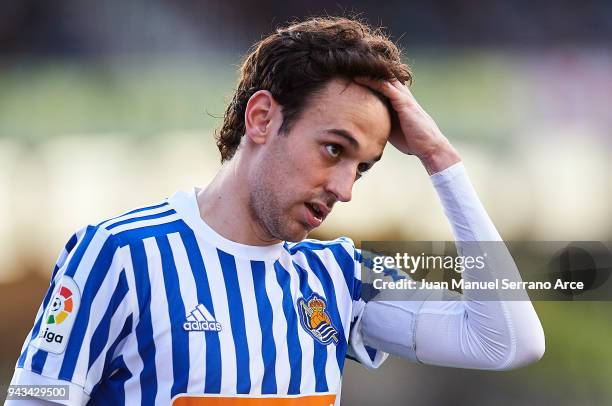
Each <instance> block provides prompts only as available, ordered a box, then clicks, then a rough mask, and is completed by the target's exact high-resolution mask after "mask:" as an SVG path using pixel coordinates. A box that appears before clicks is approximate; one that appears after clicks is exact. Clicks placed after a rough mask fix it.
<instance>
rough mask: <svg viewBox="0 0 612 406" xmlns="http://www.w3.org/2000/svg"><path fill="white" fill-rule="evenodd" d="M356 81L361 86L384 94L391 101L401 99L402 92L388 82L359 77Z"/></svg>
mask: <svg viewBox="0 0 612 406" xmlns="http://www.w3.org/2000/svg"><path fill="white" fill-rule="evenodd" d="M354 80H355V82H357V83H359V84H361V85H364V86H367V87H369V88H371V89H373V90H376V91H377V92H379V93H382V94H383V95H385V96H386V97H388V98H389V99H391V100H396V99H398V98H399V97H401V93H402V92H401V91H400V90H399V89H398V88H396V87H395V86H393V85H392V84H391V83H390V82H389V81H387V80H378V79H372V78H370V77H366V76H357V77H355V78H354Z"/></svg>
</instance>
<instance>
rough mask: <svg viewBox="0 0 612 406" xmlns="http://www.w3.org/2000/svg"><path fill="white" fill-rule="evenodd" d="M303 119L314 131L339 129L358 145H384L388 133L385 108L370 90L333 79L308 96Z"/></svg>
mask: <svg viewBox="0 0 612 406" xmlns="http://www.w3.org/2000/svg"><path fill="white" fill-rule="evenodd" d="M303 118H308V119H309V120H308V121H309V122H310V124H311V125H313V126H314V127H315V128H316V129H317V130H322V131H325V130H329V129H342V130H345V131H347V132H349V133H350V134H351V135H353V136H354V137H355V138H357V140H358V141H359V142H360V143H366V144H373V145H378V146H380V145H383V146H384V144H385V143H386V141H387V138H388V137H389V133H390V131H391V117H390V114H389V111H388V108H387V106H386V105H385V103H384V102H383V101H382V100H381V98H380V97H379V96H378V95H376V94H375V93H374V92H373V91H372V90H370V89H368V88H366V87H364V86H361V85H359V84H357V83H354V82H352V81H349V80H342V79H334V80H331V81H330V82H328V83H327V84H326V85H325V86H324V87H323V88H322V89H321V90H319V91H318V92H317V93H315V94H313V95H312V96H311V99H310V101H309V103H308V104H307V106H306V108H305V110H304V112H303Z"/></svg>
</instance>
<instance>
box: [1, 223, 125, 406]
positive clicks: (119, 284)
mask: <svg viewBox="0 0 612 406" xmlns="http://www.w3.org/2000/svg"><path fill="white" fill-rule="evenodd" d="M123 257H124V254H123V251H122V249H121V248H120V246H119V244H118V243H117V241H116V238H115V237H114V236H113V235H111V234H110V233H109V232H108V231H107V230H105V229H103V228H99V227H97V226H88V227H86V228H83V229H81V230H79V231H78V232H76V233H75V234H74V235H73V236H72V237H71V238H70V240H69V241H68V243H67V244H66V246H65V247H64V249H63V250H62V252H61V253H60V255H59V258H58V260H57V263H56V265H55V268H54V270H53V274H52V276H51V282H50V285H49V289H48V290H47V292H46V294H45V296H44V298H43V301H42V304H41V306H40V308H39V310H38V313H37V315H36V319H35V322H34V326H33V327H32V329H31V330H30V333H29V334H28V336H27V337H26V339H25V342H24V345H23V347H22V351H21V355H20V356H19V359H18V360H17V364H16V368H15V373H14V375H13V379H12V381H11V384H13V385H66V386H67V387H68V394H69V397H68V399H66V400H63V401H59V400H58V401H56V402H58V403H62V404H70V405H77V404H85V403H87V402H88V401H89V399H90V395H91V394H92V392H93V391H94V390H95V389H96V387H97V385H98V384H99V382H101V381H102V380H103V379H105V378H106V377H108V376H109V375H110V374H112V373H113V372H114V369H116V368H114V367H113V365H114V361H115V360H116V359H117V358H118V353H119V352H120V348H121V344H122V343H123V342H124V341H125V338H126V337H127V335H129V334H130V332H131V331H132V314H133V313H134V312H133V311H132V308H133V306H134V304H133V303H134V302H133V301H132V297H133V295H134V293H133V289H130V283H129V282H128V280H129V277H128V275H126V270H125V268H124V265H123V264H124V259H123Z"/></svg>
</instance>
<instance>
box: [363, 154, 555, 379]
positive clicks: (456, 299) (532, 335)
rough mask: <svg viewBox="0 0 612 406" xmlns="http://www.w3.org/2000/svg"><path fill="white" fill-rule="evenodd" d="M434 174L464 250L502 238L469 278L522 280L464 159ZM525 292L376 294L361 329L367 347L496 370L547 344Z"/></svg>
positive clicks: (528, 358) (529, 357)
mask: <svg viewBox="0 0 612 406" xmlns="http://www.w3.org/2000/svg"><path fill="white" fill-rule="evenodd" d="M431 181H432V183H433V186H434V188H435V189H436V191H437V193H438V196H439V198H440V201H441V203H442V206H443V208H444V212H445V215H446V217H447V218H448V220H449V222H450V225H451V227H452V230H453V234H454V237H455V240H456V245H457V247H458V250H459V253H460V254H462V252H461V251H462V244H461V242H481V241H498V242H500V243H497V244H495V246H496V247H497V248H496V249H494V250H492V252H489V250H487V251H488V254H489V255H488V257H487V259H486V261H485V266H484V267H483V268H482V269H478V268H477V267H473V268H469V269H467V268H466V270H465V271H464V273H463V278H464V279H465V280H469V281H490V280H494V279H499V278H510V279H512V280H518V281H520V280H521V279H520V274H519V273H518V269H517V268H516V265H515V263H514V260H513V259H512V257H511V256H510V253H509V252H508V250H507V249H506V247H505V245H504V244H503V242H501V241H502V239H501V237H500V236H499V233H498V232H497V230H496V229H495V226H494V225H493V223H492V222H491V220H490V218H489V216H488V215H487V213H486V211H485V209H484V207H483V206H482V204H481V202H480V200H479V199H478V196H477V195H476V192H475V190H474V188H473V187H472V184H471V183H470V180H469V178H468V176H467V173H466V170H465V168H464V166H463V163H462V162H459V163H457V164H454V165H452V166H451V167H449V168H447V169H445V170H444V171H441V172H438V173H436V174H434V175H432V176H431ZM465 245H467V244H465ZM479 246H480V245H479V244H473V243H471V244H469V247H470V250H472V252H470V254H469V255H475V254H477V253H475V252H473V251H474V250H475V249H476V250H478V249H479V248H478V247H479ZM474 247H476V248H474ZM487 247H490V245H488V246H487ZM482 249H483V250H484V247H483V248H482ZM519 293H520V294H522V296H521V298H520V300H513V301H508V300H479V297H478V296H477V295H476V294H474V292H472V291H470V289H464V290H463V294H459V293H457V292H453V291H440V292H438V293H435V294H439V295H440V296H439V297H432V296H428V297H419V295H418V294H411V296H409V297H406V298H405V299H406V300H393V301H385V300H376V298H375V299H374V300H371V301H369V302H367V303H365V305H364V308H363V312H362V314H361V317H360V318H359V321H360V323H359V325H358V326H357V327H359V329H360V331H359V336H360V338H361V339H362V341H363V344H364V346H367V347H372V348H376V349H377V350H380V351H384V352H387V353H390V354H394V355H397V356H400V357H402V358H405V359H408V360H411V361H415V362H420V363H424V364H431V365H440V366H449V367H459V368H475V369H490V370H507V369H512V368H517V367H520V366H523V365H526V364H528V363H531V362H534V361H536V360H538V359H540V358H541V357H542V355H543V353H544V346H545V343H544V332H543V330H542V326H541V324H540V320H539V319H538V316H537V314H536V312H535V310H534V308H533V305H532V304H531V302H530V301H529V297H528V296H527V294H526V293H525V292H524V291H522V292H519ZM421 296H422V295H421Z"/></svg>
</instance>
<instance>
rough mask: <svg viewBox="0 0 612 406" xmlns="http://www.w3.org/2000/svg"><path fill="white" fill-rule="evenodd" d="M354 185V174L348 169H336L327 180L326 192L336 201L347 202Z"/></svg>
mask: <svg viewBox="0 0 612 406" xmlns="http://www.w3.org/2000/svg"><path fill="white" fill-rule="evenodd" d="M354 183H355V172H354V171H353V170H352V169H351V168H349V167H348V165H347V166H346V167H345V168H337V170H335V171H333V173H332V174H331V176H330V177H329V179H328V182H327V187H326V191H327V192H328V193H330V194H332V195H333V196H334V198H335V199H336V200H337V201H340V202H349V201H350V200H351V198H352V194H353V184H354Z"/></svg>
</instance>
